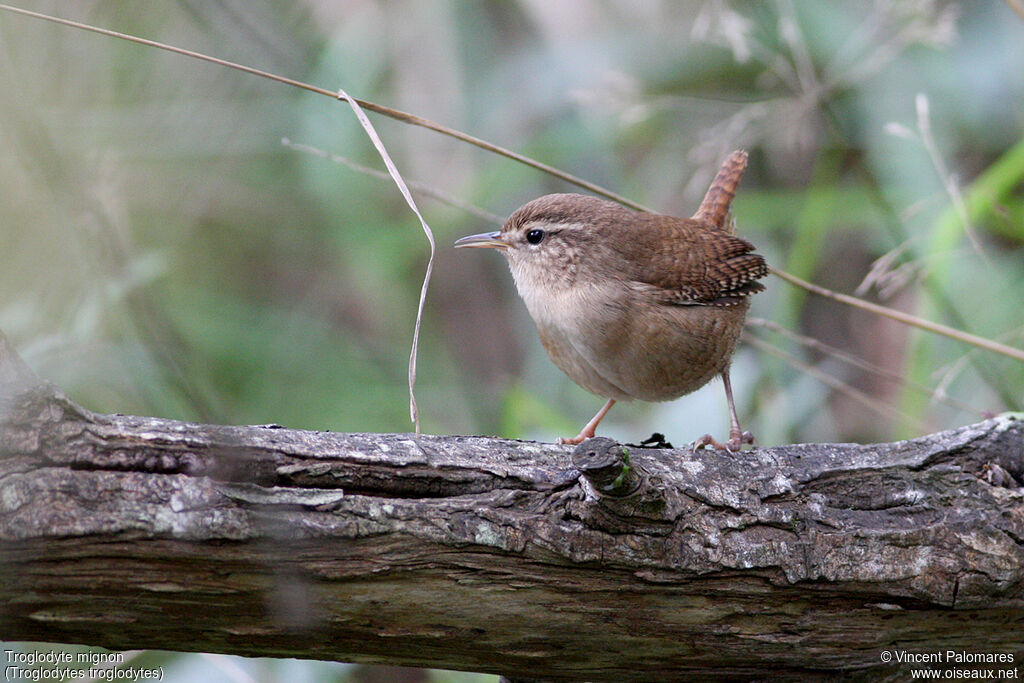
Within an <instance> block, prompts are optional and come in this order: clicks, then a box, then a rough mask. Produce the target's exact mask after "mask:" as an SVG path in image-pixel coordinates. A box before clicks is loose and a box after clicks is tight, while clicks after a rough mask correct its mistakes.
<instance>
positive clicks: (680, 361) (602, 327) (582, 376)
mask: <svg viewBox="0 0 1024 683" xmlns="http://www.w3.org/2000/svg"><path fill="white" fill-rule="evenodd" d="M746 165H747V154H746V152H743V151H736V152H733V153H732V155H730V157H729V158H728V159H727V160H726V161H725V163H724V164H723V165H722V168H721V170H719V172H718V175H717V176H716V177H715V180H714V181H713V182H712V184H711V188H710V189H709V190H708V192H707V194H706V195H705V197H704V201H702V202H701V205H700V208H699V209H698V210H697V213H695V214H694V216H693V218H675V217H672V216H664V215H660V214H654V213H645V212H640V213H637V212H634V211H631V210H629V209H626V208H624V207H622V206H620V205H619V204H616V203H614V202H611V201H607V200H603V199H597V198H595V197H588V196H584V195H579V194H550V195H546V196H544V197H540V198H539V199H535V200H533V201H532V202H529V203H528V204H525V205H524V206H522V207H520V208H519V209H517V210H516V211H515V213H513V214H512V215H511V216H510V217H509V219H508V220H507V221H506V222H505V225H504V226H503V227H502V228H501V230H500V231H498V232H489V233H482V234H479V235H470V236H469V237H463V238H462V239H460V240H458V241H457V242H456V243H455V246H456V247H491V248H495V249H499V250H501V252H502V253H503V254H504V255H505V258H506V259H508V264H509V268H510V269H511V271H512V277H513V278H514V279H515V282H516V288H517V289H518V290H519V295H520V296H521V297H522V298H523V301H524V302H525V303H526V308H527V310H529V312H530V316H532V317H533V321H534V323H535V324H536V325H537V333H538V334H539V335H540V341H541V344H543V345H544V349H545V350H546V351H547V352H548V355H549V356H550V357H551V360H552V361H553V362H554V364H555V365H557V366H558V367H559V368H560V369H561V370H562V371H563V372H564V373H565V374H567V375H568V376H569V377H570V378H571V379H572V380H573V381H574V382H576V383H577V384H579V385H580V386H581V387H583V388H584V389H586V390H587V391H590V392H592V393H595V394H597V395H599V396H605V397H607V398H608V402H607V403H605V405H604V407H603V408H601V410H600V411H598V413H597V415H595V416H594V418H593V419H592V420H591V421H590V422H588V423H587V424H586V425H585V426H584V427H583V429H582V430H581V431H580V433H579V434H578V435H577V436H575V437H573V438H567V439H559V443H570V444H575V443H580V442H581V441H583V440H584V439H587V438H590V437H592V436H593V435H594V430H595V428H596V427H597V425H598V423H599V422H600V421H601V419H602V418H604V416H605V415H606V414H607V413H608V410H609V409H611V407H612V406H613V405H614V404H615V402H616V401H621V400H627V399H640V400H643V401H667V400H670V399H674V398H678V397H680V396H682V395H684V394H688V393H690V392H692V391H696V390H697V389H699V388H700V387H702V386H704V385H705V384H707V382H708V381H710V380H711V379H712V378H713V377H714V376H715V375H721V376H722V380H723V382H724V383H725V396H726V399H727V400H728V402H729V414H730V418H731V427H730V430H729V440H728V441H726V442H725V443H720V442H718V441H716V440H715V439H713V438H712V437H711V436H710V435H705V436H703V437H701V438H700V439H698V440H697V442H696V443H695V444H694V445H695V447H702V446H707V445H710V446H712V447H714V448H718V449H727V450H729V451H736V450H739V449H740V448H742V446H743V444H744V443H753V440H754V439H753V436H752V435H751V434H750V433H749V432H744V431H743V430H742V429H741V428H740V423H739V419H738V417H737V416H736V406H735V404H734V402H733V397H732V387H731V386H730V384H729V361H730V359H731V358H732V354H733V351H734V350H735V348H736V342H737V340H738V339H739V336H740V331H741V330H742V328H743V319H744V317H745V316H746V314H747V309H748V308H750V298H749V297H750V295H751V294H754V293H756V292H760V291H761V290H763V289H764V286H763V285H761V284H760V283H759V282H757V280H758V279H759V278H762V277H764V276H765V275H766V274H767V273H768V266H767V265H766V264H765V261H764V259H763V258H762V257H761V256H759V255H758V254H755V253H753V251H754V247H753V245H752V244H750V243H749V242H747V241H746V240H743V239H741V238H739V237H737V236H736V235H735V234H734V232H735V226H734V225H733V224H732V221H731V219H730V214H729V207H730V205H731V203H732V199H733V197H734V196H735V193H736V186H737V185H738V184H739V181H740V178H741V177H742V176H743V171H744V170H745V169H746Z"/></svg>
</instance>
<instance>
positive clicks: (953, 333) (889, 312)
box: [768, 266, 1024, 362]
mask: <svg viewBox="0 0 1024 683" xmlns="http://www.w3.org/2000/svg"><path fill="white" fill-rule="evenodd" d="M768 269H769V271H770V272H771V273H772V274H773V275H775V276H777V277H780V278H782V279H783V280H785V281H786V282H788V283H790V284H793V285H796V286H797V287H800V288H802V289H806V290H807V291H808V292H811V293H812V294H817V295H818V296H823V297H825V298H826V299H832V300H833V301H838V302H839V303H843V304H846V305H847V306H853V307H854V308H859V309H861V310H864V311H869V312H871V313H876V314H878V315H882V316H885V317H886V318H890V319H892V320H895V321H897V322H901V323H903V324H904V325H910V326H911V327H916V328H918V329H922V330H926V331H928V332H932V333H934V334H941V335H942V336H944V337H949V338H950V339H956V340H957V341H959V342H963V343H965V344H971V345H972V346H977V347H979V348H982V349H985V350H986V351H991V352H993V353H998V354H1001V355H1003V356H1009V357H1010V358H1014V359H1016V360H1019V361H1022V362H1024V350H1021V349H1017V348H1014V347H1012V346H1007V345H1006V344H1000V343H999V342H997V341H992V340H991V339H985V338H984V337H979V336H978V335H976V334H971V333H970V332H964V331H963V330H957V329H954V328H952V327H947V326H945V325H940V324H939V323H933V322H932V321H930V320H925V319H924V318H918V317H917V316H915V315H910V314H909V313H904V312H903V311H897V310H896V309H895V308H889V307H887V306H880V305H879V304H875V303H871V302H870V301H864V300H863V299H858V298H857V297H853V296H850V295H848V294H842V293H840V292H834V291H832V290H831V289H827V288H825V287H822V286H820V285H816V284H813V283H810V282H807V281H806V280H801V279H800V278H798V277H797V276H796V275H790V274H789V273H787V272H785V271H782V270H779V269H778V268H774V267H772V266H769V267H768Z"/></svg>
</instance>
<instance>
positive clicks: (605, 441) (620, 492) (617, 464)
mask: <svg viewBox="0 0 1024 683" xmlns="http://www.w3.org/2000/svg"><path fill="white" fill-rule="evenodd" d="M572 464H573V466H574V467H575V468H576V469H578V470H579V471H580V474H582V475H583V477H584V478H585V479H586V480H587V481H588V482H590V485H591V486H593V487H594V490H595V491H596V492H597V493H598V495H601V496H614V497H616V498H619V497H623V496H628V495H630V494H632V493H634V492H635V491H636V490H637V489H639V488H640V484H641V478H640V474H639V473H638V472H637V470H636V469H635V468H634V467H633V466H631V465H630V462H629V450H628V449H627V448H626V447H625V446H623V445H622V444H620V443H619V442H618V441H615V440H614V439H609V438H607V437H604V436H595V437H593V438H590V439H587V440H586V441H584V442H583V443H581V444H580V445H579V446H577V447H576V450H574V451H573V452H572Z"/></svg>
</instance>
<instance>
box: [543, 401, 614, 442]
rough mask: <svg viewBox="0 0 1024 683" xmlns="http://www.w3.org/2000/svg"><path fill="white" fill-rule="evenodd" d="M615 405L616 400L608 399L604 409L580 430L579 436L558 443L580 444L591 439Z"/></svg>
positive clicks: (560, 440) (560, 439) (562, 439)
mask: <svg viewBox="0 0 1024 683" xmlns="http://www.w3.org/2000/svg"><path fill="white" fill-rule="evenodd" d="M613 405H615V399H614V398H610V399H608V402H607V403H605V404H604V407H602V408H601V410H599V411H597V415H595V416H594V417H593V418H592V419H591V420H590V422H588V423H587V424H585V425H584V426H583V429H581V430H580V433H579V434H577V435H576V436H574V437H572V438H571V439H570V438H565V437H562V438H559V439H558V441H557V442H556V443H565V444H578V443H583V441H584V440H585V439H589V438H590V437H592V436H594V430H596V429H597V425H598V423H599V422H601V420H603V419H604V416H605V415H607V414H608V411H609V410H611V409H612V406H613Z"/></svg>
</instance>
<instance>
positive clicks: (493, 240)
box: [455, 230, 512, 249]
mask: <svg viewBox="0 0 1024 683" xmlns="http://www.w3.org/2000/svg"><path fill="white" fill-rule="evenodd" d="M510 246H512V245H510V244H509V243H508V242H506V241H505V240H503V239H501V232H500V231H498V230H495V231H494V232H482V233H480V234H479V235H467V236H466V237H462V238H460V239H457V240H455V248H456V249H460V248H462V247H478V248H481V249H482V248H485V247H487V248H492V249H508V248H509V247H510Z"/></svg>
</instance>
